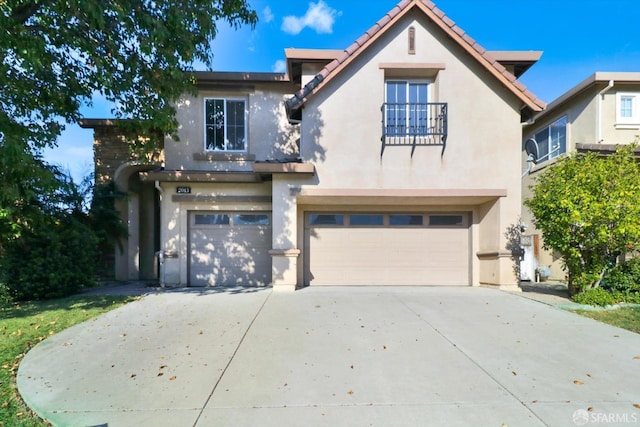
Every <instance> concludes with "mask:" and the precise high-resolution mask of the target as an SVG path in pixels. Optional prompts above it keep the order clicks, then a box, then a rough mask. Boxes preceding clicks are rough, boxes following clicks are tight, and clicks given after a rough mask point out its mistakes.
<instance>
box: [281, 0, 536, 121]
mask: <svg viewBox="0 0 640 427" xmlns="http://www.w3.org/2000/svg"><path fill="white" fill-rule="evenodd" d="M414 8H418V9H419V10H421V11H422V12H423V13H424V14H425V15H426V16H427V17H428V18H429V19H430V20H431V21H432V22H434V23H435V24H436V26H437V27H438V28H440V29H441V30H443V31H444V33H445V34H446V35H447V36H449V37H450V38H451V39H453V40H454V41H455V42H456V43H457V44H458V45H460V46H461V47H462V48H463V49H464V50H465V51H466V52H467V53H469V54H470V55H471V56H472V57H473V58H475V59H476V60H477V61H478V62H479V63H480V64H481V65H482V66H483V67H484V68H485V69H487V70H488V71H489V73H490V74H492V75H493V76H494V77H495V78H496V79H498V80H499V81H500V83H502V84H503V85H504V86H505V87H506V88H507V89H509V90H510V91H511V92H512V93H513V94H514V95H515V96H516V97H518V98H519V99H520V100H521V101H522V102H523V109H525V108H528V109H530V110H531V111H533V112H538V111H542V110H543V109H544V108H545V106H546V104H545V103H544V102H543V101H541V100H539V99H538V98H537V97H536V96H535V95H534V94H533V93H531V92H530V91H528V90H527V88H526V87H525V86H524V85H523V84H522V83H520V82H519V81H517V78H516V77H515V76H514V75H513V74H511V73H510V72H509V71H508V70H507V69H506V68H505V67H504V66H503V65H502V64H501V63H500V62H499V61H498V59H496V58H495V57H494V56H493V55H491V53H490V52H488V51H487V50H486V49H484V48H483V47H482V46H480V45H479V44H478V43H477V42H476V41H475V40H474V39H473V38H471V37H469V35H467V34H466V33H465V32H464V31H463V30H462V29H461V28H460V27H459V26H457V25H456V23H455V22H454V21H452V20H451V19H449V18H448V17H447V16H446V15H445V14H444V12H442V11H441V10H440V9H438V8H437V7H436V5H435V4H434V3H432V2H431V1H429V0H403V1H401V2H400V3H399V4H398V5H396V6H395V7H394V8H393V9H391V10H390V11H389V12H388V13H387V14H386V15H385V16H384V17H382V18H381V19H380V20H379V21H378V22H376V23H375V24H374V25H373V26H372V27H371V28H370V29H369V30H367V31H366V32H365V33H364V34H363V35H362V36H360V38H358V39H357V40H356V41H355V42H354V43H353V44H352V45H351V46H349V47H348V48H346V49H345V50H344V52H342V54H341V55H340V56H338V57H337V58H335V59H334V60H332V61H331V62H329V63H328V64H327V65H326V66H325V67H324V68H323V69H322V70H321V71H320V72H319V73H318V74H317V75H316V76H315V77H314V78H313V79H312V80H311V81H310V82H309V83H307V84H306V85H305V86H304V87H303V88H302V89H300V90H299V91H298V92H297V93H296V94H295V95H294V96H293V97H291V98H290V99H288V100H287V101H285V107H286V109H287V115H288V116H289V117H290V118H292V116H293V115H295V114H296V113H298V112H299V110H300V108H301V107H302V106H303V105H304V104H305V102H306V101H307V100H309V99H310V98H311V97H313V96H314V95H315V94H316V93H317V92H318V91H320V90H321V89H322V88H323V87H324V86H325V85H326V84H327V82H329V81H331V80H332V79H333V78H334V77H335V76H337V75H338V74H340V72H341V71H342V70H344V69H345V68H346V67H347V66H348V65H349V64H350V63H351V62H352V61H353V60H354V59H355V58H357V57H358V56H359V55H360V54H361V53H362V52H364V51H365V50H366V49H367V48H368V47H369V46H371V45H372V44H373V43H374V42H375V41H376V40H378V39H379V38H380V37H381V36H382V35H383V34H384V33H385V32H386V31H387V30H388V29H389V28H391V27H392V26H393V25H394V24H395V23H396V22H398V21H399V20H400V19H401V18H402V17H404V16H405V15H406V14H407V13H409V12H410V11H411V10H413V9H414Z"/></svg>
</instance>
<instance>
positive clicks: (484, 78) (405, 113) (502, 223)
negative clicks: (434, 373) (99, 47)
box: [116, 0, 545, 290]
mask: <svg viewBox="0 0 640 427" xmlns="http://www.w3.org/2000/svg"><path fill="white" fill-rule="evenodd" d="M285 53H286V59H287V73H286V74H273V73H264V74H259V73H258V74H256V73H220V72H215V73H207V72H203V73H198V74H197V81H198V95H197V96H195V97H191V96H185V97H184V98H183V99H181V100H180V101H179V102H178V103H177V105H176V107H177V111H178V117H177V118H178V120H179V122H180V124H181V125H180V130H179V136H180V140H179V141H173V140H172V139H170V138H167V139H165V141H164V162H163V163H162V164H161V167H160V168H156V166H147V165H139V164H130V165H128V166H123V167H122V168H121V169H120V170H119V171H118V174H119V176H120V178H118V177H116V178H117V181H118V182H119V183H120V185H125V186H126V185H129V186H138V187H139V188H141V189H146V190H148V191H151V190H150V189H155V191H156V193H157V195H158V201H157V203H158V206H159V210H158V213H157V215H156V216H154V218H156V223H157V225H158V230H159V231H158V233H157V236H156V241H157V242H158V248H157V249H159V251H160V253H161V254H162V255H163V257H162V262H161V268H160V273H159V274H160V280H161V281H162V282H163V283H167V284H180V285H189V286H217V285H272V286H273V287H274V288H275V289H283V290H293V289H295V288H297V287H303V286H309V285H310V286H319V285H465V286H469V285H471V286H477V285H495V286H498V287H501V288H507V289H509V288H511V289H517V284H518V278H517V277H516V274H515V269H514V265H515V261H516V259H517V257H514V254H513V253H512V251H511V249H510V242H509V241H508V236H507V234H508V233H507V231H508V230H509V229H510V227H512V226H513V225H514V224H516V223H517V222H518V219H519V217H520V207H521V174H522V170H521V168H520V156H521V144H520V141H521V137H522V126H521V123H522V122H523V121H526V120H529V119H530V118H531V117H533V116H534V115H535V114H536V113H538V112H540V111H542V109H543V108H544V106H545V104H544V103H543V102H541V101H540V100H538V99H537V98H536V97H535V96H534V95H533V94H532V93H530V92H529V91H527V90H526V88H525V87H524V86H523V85H522V84H521V83H520V82H519V81H518V80H517V76H519V75H520V74H521V73H522V72H524V71H525V70H526V69H527V68H528V67H530V66H531V65H532V64H533V63H535V62H536V61H537V59H538V58H539V57H540V52H489V51H486V50H485V49H484V48H483V47H482V46H480V45H479V44H478V43H477V42H476V41H475V40H474V39H473V38H471V37H470V36H469V35H468V34H466V33H465V32H464V31H463V30H462V29H461V28H460V27H458V26H457V25H456V24H455V22H454V21H452V20H451V19H449V18H448V17H447V16H446V15H445V14H444V13H443V12H442V11H440V10H439V9H438V8H437V7H436V6H435V5H434V4H433V3H431V2H430V1H428V0H404V1H402V2H401V3H400V4H398V5H397V6H395V7H394V8H393V9H391V10H390V11H389V12H388V13H387V14H386V15H385V16H383V17H382V18H381V19H380V20H379V21H378V22H377V23H375V24H374V25H373V26H372V27H371V28H370V29H369V30H368V31H367V32H366V33H365V34H363V35H362V36H361V37H360V38H359V39H358V40H356V41H355V42H354V43H353V44H352V45H351V46H348V47H346V49H344V50H340V51H335V50H330V51H329V50H305V49H288V50H286V52H285ZM125 177H126V179H125ZM123 190H125V191H129V192H131V191H130V188H123ZM145 194H146V195H145ZM143 199H147V201H148V202H152V199H154V198H153V197H152V194H151V193H148V192H147V193H145V192H144V191H142V190H141V192H140V193H136V195H135V197H134V199H132V201H130V202H129V206H128V208H127V209H128V212H129V215H128V216H126V215H125V216H124V217H126V218H125V219H127V220H128V221H129V224H130V227H131V229H132V230H134V229H135V230H137V229H142V228H145V227H143V226H141V224H142V223H144V222H145V221H147V219H148V218H150V217H151V216H145V215H141V214H140V212H141V211H142V210H144V209H146V211H147V212H148V213H149V214H151V213H152V212H153V209H152V208H150V207H147V208H143V206H142V204H143V203H144V202H143ZM154 215H155V214H154ZM149 233H150V231H149ZM149 233H145V236H146V237H145V238H140V237H134V238H133V241H134V242H142V241H146V242H147V246H146V249H144V250H142V249H141V248H140V247H138V248H136V247H135V244H134V245H128V247H127V252H126V253H122V254H121V255H118V259H119V260H120V261H118V259H117V260H116V261H117V262H120V266H121V273H120V274H121V276H127V277H129V278H130V277H131V276H134V275H135V274H136V268H138V269H141V267H140V265H141V264H142V261H141V258H140V256H139V254H142V253H145V254H148V253H149V252H151V249H150V248H151V246H152V245H151V242H152V241H153V239H152V238H151V237H150V236H151V234H153V233H151V234H149ZM149 262H150V261H149V260H148V259H147V261H145V263H146V264H148V263H149ZM147 268H148V267H147Z"/></svg>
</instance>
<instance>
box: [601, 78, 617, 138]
mask: <svg viewBox="0 0 640 427" xmlns="http://www.w3.org/2000/svg"><path fill="white" fill-rule="evenodd" d="M614 84H615V82H614V81H613V80H609V84H608V85H607V86H606V87H605V88H604V89H602V90H601V91H600V92H598V120H597V121H596V123H597V126H598V129H597V134H598V139H597V142H598V144H599V143H601V142H602V100H603V99H604V94H605V93H607V92H609V91H610V90H611V88H613V85H614Z"/></svg>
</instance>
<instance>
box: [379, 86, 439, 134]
mask: <svg viewBox="0 0 640 427" xmlns="http://www.w3.org/2000/svg"><path fill="white" fill-rule="evenodd" d="M428 95H429V82H428V81H408V80H388V81H387V82H386V103H385V135H386V136H391V137H393V136H424V135H427V134H428V132H429V126H428V124H429V108H428V105H427V103H428V102H429V97H428Z"/></svg>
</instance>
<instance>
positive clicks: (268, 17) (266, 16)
mask: <svg viewBox="0 0 640 427" xmlns="http://www.w3.org/2000/svg"><path fill="white" fill-rule="evenodd" d="M273 18H275V16H274V15H273V12H272V11H271V8H270V7H269V6H267V7H265V8H264V10H263V11H262V19H263V20H264V22H265V23H266V24H268V23H269V22H271V21H273Z"/></svg>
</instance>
